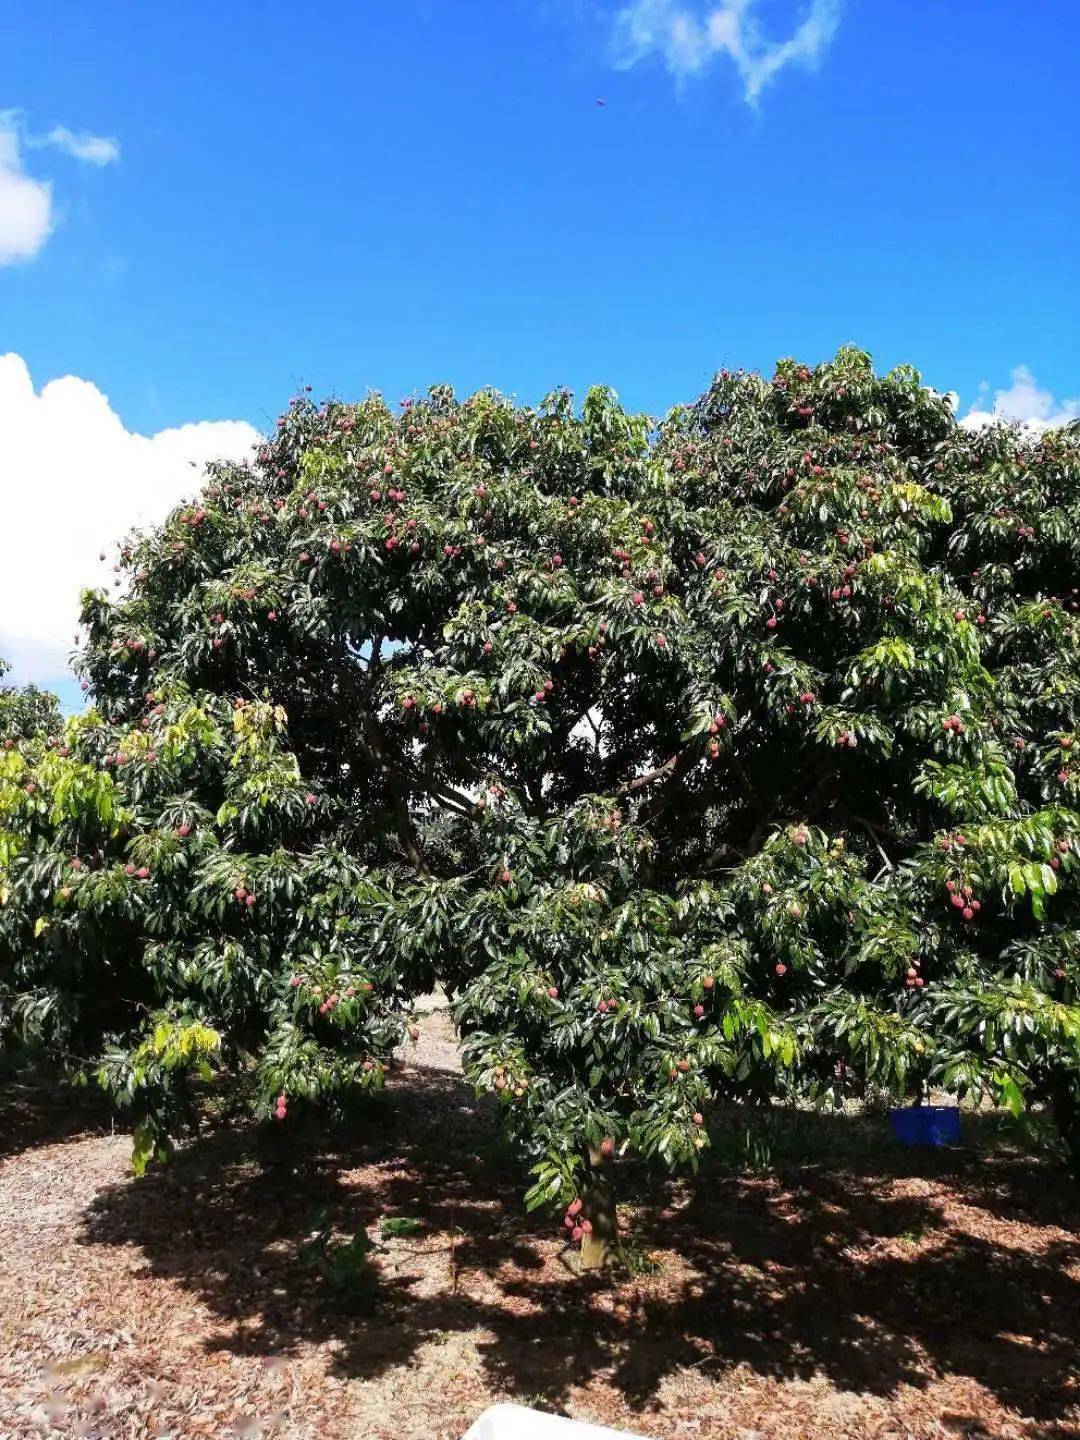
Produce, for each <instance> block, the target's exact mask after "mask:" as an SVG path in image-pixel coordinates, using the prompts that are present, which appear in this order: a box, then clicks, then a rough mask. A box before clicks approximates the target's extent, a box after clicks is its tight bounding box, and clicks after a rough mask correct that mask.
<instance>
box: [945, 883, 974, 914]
mask: <svg viewBox="0 0 1080 1440" xmlns="http://www.w3.org/2000/svg"><path fill="white" fill-rule="evenodd" d="M945 889H946V890H947V891H948V893H949V899H948V902H947V903H948V904H949V905H950V906H951V907H952V908H953V909H954V910H959V911H960V913H961V915H962V916H963V918H964V919H965V920H966V921H967V922H968V923H970V922H971V921H972V920H974V919H975V916H976V915H977V914H978V913H979V911H980V910H981V909H982V902H981V901H980V900H979V899H977V898H976V895H975V892H974V890H972V888H971V886H970V885H961V884H960V882H959V881H958V880H946V881H945Z"/></svg>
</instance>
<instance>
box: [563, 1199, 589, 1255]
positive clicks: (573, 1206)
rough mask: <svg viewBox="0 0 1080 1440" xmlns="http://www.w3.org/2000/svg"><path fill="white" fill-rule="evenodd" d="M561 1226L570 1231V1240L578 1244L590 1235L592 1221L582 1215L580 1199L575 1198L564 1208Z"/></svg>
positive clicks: (582, 1208) (582, 1207)
mask: <svg viewBox="0 0 1080 1440" xmlns="http://www.w3.org/2000/svg"><path fill="white" fill-rule="evenodd" d="M563 1226H564V1228H565V1229H567V1230H569V1231H570V1239H571V1240H572V1241H573V1242H574V1244H575V1245H576V1244H578V1243H579V1242H580V1241H581V1240H583V1239H584V1237H585V1236H586V1235H591V1234H592V1228H593V1227H592V1221H591V1220H590V1219H589V1217H588V1216H587V1215H586V1214H585V1213H584V1206H583V1204H582V1202H581V1200H580V1199H578V1198H577V1197H575V1198H574V1199H573V1200H571V1201H570V1204H569V1205H568V1206H567V1207H566V1214H565V1215H564V1216H563Z"/></svg>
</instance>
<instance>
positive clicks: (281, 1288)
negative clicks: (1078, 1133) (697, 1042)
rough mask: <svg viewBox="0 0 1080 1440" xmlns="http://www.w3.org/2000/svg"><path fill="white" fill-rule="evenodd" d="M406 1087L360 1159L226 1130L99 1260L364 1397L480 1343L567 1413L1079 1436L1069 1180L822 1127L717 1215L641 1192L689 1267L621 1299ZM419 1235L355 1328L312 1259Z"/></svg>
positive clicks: (424, 1081)
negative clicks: (953, 1415)
mask: <svg viewBox="0 0 1080 1440" xmlns="http://www.w3.org/2000/svg"><path fill="white" fill-rule="evenodd" d="M394 1088H395V1091H396V1093H395V1094H394V1095H393V1096H392V1097H391V1098H392V1104H387V1105H386V1106H385V1107H379V1108H378V1109H377V1110H376V1111H375V1112H374V1113H373V1115H372V1116H369V1117H368V1120H367V1122H366V1124H365V1126H364V1127H363V1129H362V1130H360V1131H358V1132H357V1134H355V1135H353V1136H350V1137H347V1138H345V1139H341V1138H340V1137H339V1138H338V1139H335V1140H334V1141H333V1142H324V1143H323V1144H322V1145H321V1146H319V1145H317V1144H316V1142H315V1141H314V1140H311V1141H309V1142H308V1143H307V1144H306V1145H305V1146H303V1147H302V1151H301V1155H300V1158H299V1159H298V1160H297V1159H296V1157H295V1152H292V1155H293V1158H292V1160H291V1161H289V1162H286V1161H285V1160H284V1159H282V1160H281V1162H280V1163H276V1162H275V1160H274V1156H273V1153H272V1151H271V1152H267V1150H266V1149H265V1148H262V1149H261V1150H260V1146H263V1147H264V1146H265V1137H260V1136H259V1135H257V1134H256V1132H254V1131H252V1130H243V1129H239V1130H219V1131H217V1132H216V1133H213V1134H211V1135H209V1136H207V1137H206V1138H204V1139H201V1140H199V1141H198V1142H196V1143H195V1144H193V1145H191V1146H190V1147H189V1148H188V1149H186V1150H185V1151H184V1152H183V1153H182V1154H181V1155H180V1156H179V1157H178V1158H177V1160H176V1161H175V1162H174V1163H173V1164H171V1165H170V1166H168V1167H166V1168H163V1169H159V1170H156V1171H153V1172H151V1173H150V1174H148V1175H147V1176H146V1177H145V1178H144V1179H143V1180H141V1181H139V1182H130V1183H124V1184H118V1185H116V1186H114V1187H112V1188H111V1189H108V1190H106V1191H104V1192H102V1193H101V1194H100V1195H99V1197H98V1199H97V1200H96V1201H95V1203H94V1205H93V1206H92V1208H91V1210H90V1211H89V1212H88V1214H87V1217H86V1221H85V1226H84V1233H83V1235H82V1237H81V1238H82V1240H83V1242H84V1243H86V1244H93V1245H132V1244H133V1245H136V1246H138V1247H139V1248H140V1249H141V1251H142V1253H143V1254H144V1256H145V1258H146V1263H147V1265H148V1267H149V1268H150V1270H152V1272H153V1273H155V1274H157V1275H165V1276H171V1277H174V1278H175V1279H176V1280H177V1281H178V1282H180V1283H181V1284H182V1285H183V1286H184V1287H186V1288H187V1289H189V1290H190V1291H192V1292H194V1293H195V1294H197V1296H198V1297H199V1299H200V1300H201V1301H202V1302H203V1303H204V1304H205V1305H207V1306H208V1307H209V1308H210V1310H211V1311H212V1313H213V1314H214V1315H215V1316H216V1317H217V1320H218V1322H219V1325H218V1328H217V1332H216V1334H214V1335H213V1336H211V1337H210V1338H209V1339H208V1342H207V1343H208V1345H210V1346H214V1347H217V1348H222V1349H228V1350H232V1351H241V1352H246V1353H258V1354H267V1355H281V1354H287V1353H289V1352H290V1350H292V1349H293V1348H294V1347H295V1346H296V1345H298V1344H299V1343H301V1342H308V1343H319V1342H332V1343H333V1347H334V1354H335V1358H336V1362H337V1364H338V1366H339V1368H340V1370H341V1372H342V1373H343V1374H346V1375H348V1376H351V1377H358V1378H367V1377H373V1376H376V1375H379V1374H381V1373H383V1372H385V1371H386V1370H387V1369H388V1368H391V1367H397V1366H401V1365H406V1364H408V1362H409V1361H410V1359H411V1358H412V1357H413V1356H415V1354H416V1352H417V1350H418V1349H419V1348H420V1347H422V1346H424V1345H425V1344H427V1343H429V1342H434V1341H445V1340H446V1339H447V1338H448V1337H451V1336H453V1335H454V1334H459V1333H462V1334H463V1333H473V1334H474V1335H476V1336H477V1337H478V1343H479V1353H480V1355H481V1358H482V1363H483V1365H484V1366H485V1367H486V1369H487V1370H488V1372H489V1376H490V1380H491V1383H492V1385H493V1387H494V1388H495V1389H497V1390H501V1391H503V1392H508V1393H510V1394H513V1395H516V1396H519V1397H523V1398H527V1399H529V1400H531V1401H533V1402H535V1401H536V1400H537V1399H538V1397H543V1399H544V1401H545V1402H546V1403H547V1404H548V1405H550V1406H553V1407H558V1406H559V1405H560V1404H561V1403H562V1402H563V1401H564V1400H565V1398H566V1397H567V1395H568V1394H569V1392H570V1390H571V1388H572V1387H575V1386H578V1385H582V1384H586V1383H588V1382H589V1381H590V1380H591V1379H594V1378H595V1377H596V1376H597V1375H598V1374H605V1375H607V1376H608V1377H609V1378H610V1380H611V1383H613V1384H614V1385H615V1386H616V1387H617V1388H618V1389H619V1390H620V1391H621V1392H622V1393H623V1394H624V1396H625V1398H626V1400H627V1402H628V1403H629V1404H630V1405H631V1406H633V1407H636V1408H639V1409H644V1408H646V1407H648V1405H649V1404H650V1403H651V1402H652V1401H653V1400H654V1399H655V1397H656V1395H657V1392H658V1389H659V1387H660V1386H661V1384H662V1382H663V1381H664V1380H665V1378H666V1377H667V1376H669V1375H671V1374H672V1373H673V1372H675V1371H676V1370H678V1369H680V1368H682V1367H685V1366H688V1365H693V1366H700V1367H702V1371H703V1373H704V1374H708V1375H713V1376H719V1375H720V1374H722V1373H723V1371H724V1370H726V1369H727V1368H729V1367H732V1366H735V1365H738V1364H745V1365H747V1366H749V1367H752V1368H753V1369H754V1370H755V1371H757V1372H759V1373H762V1374H766V1375H770V1376H776V1377H780V1378H788V1379H791V1378H811V1377H814V1376H825V1377H827V1378H828V1379H829V1380H830V1381H831V1382H832V1384H833V1385H834V1386H836V1387H838V1388H840V1389H843V1390H849V1391H853V1392H862V1393H867V1394H874V1395H879V1396H880V1395H889V1394H892V1393H893V1392H895V1391H896V1389H897V1387H899V1386H900V1385H902V1384H907V1385H911V1386H915V1387H919V1386H922V1385H925V1384H926V1383H927V1381H928V1378H929V1377H930V1376H932V1375H935V1374H946V1373H952V1374H956V1375H962V1376H969V1377H971V1378H973V1379H974V1380H976V1381H978V1382H979V1384H981V1385H982V1386H984V1387H985V1388H986V1389H987V1390H988V1391H989V1392H990V1393H992V1394H993V1395H995V1396H996V1397H997V1398H998V1399H999V1400H1000V1401H1001V1402H1002V1403H1003V1404H1006V1405H1009V1406H1013V1407H1015V1408H1016V1409H1018V1410H1019V1411H1020V1412H1021V1413H1023V1414H1025V1415H1031V1416H1034V1417H1037V1418H1038V1419H1039V1420H1041V1421H1042V1422H1044V1424H1045V1426H1046V1427H1047V1428H1046V1429H1045V1432H1044V1433H1045V1434H1047V1435H1050V1434H1051V1433H1055V1431H1056V1426H1055V1422H1059V1421H1060V1422H1063V1425H1066V1428H1062V1429H1061V1430H1060V1432H1057V1433H1061V1434H1064V1433H1067V1422H1066V1419H1065V1417H1066V1416H1067V1414H1068V1412H1069V1407H1070V1405H1075V1404H1076V1403H1077V1400H1078V1394H1077V1390H1076V1379H1075V1377H1076V1375H1077V1372H1078V1368H1080V1367H1078V1347H1080V1239H1078V1238H1077V1237H1076V1235H1075V1234H1073V1233H1072V1227H1073V1225H1074V1223H1075V1215H1076V1200H1077V1193H1076V1191H1075V1189H1074V1188H1073V1187H1072V1186H1071V1184H1070V1182H1068V1180H1067V1179H1066V1178H1065V1177H1064V1176H1061V1175H1059V1174H1058V1173H1057V1172H1056V1171H1055V1170H1054V1169H1053V1168H1052V1167H1050V1166H1048V1165H1047V1164H1045V1163H1044V1162H1041V1161H1039V1160H1037V1159H1034V1158H1033V1157H1032V1156H1030V1155H1023V1154H1019V1153H1013V1154H1010V1153H1008V1152H1007V1151H1003V1150H993V1151H990V1152H989V1153H986V1152H980V1153H975V1151H974V1150H963V1151H956V1152H952V1153H950V1154H934V1153H928V1152H898V1151H894V1150H892V1149H890V1148H887V1147H884V1146H882V1145H881V1144H880V1142H879V1141H875V1140H874V1136H875V1135H876V1134H877V1131H878V1128H879V1127H878V1122H876V1121H865V1120H855V1119H852V1118H850V1117H843V1116H839V1117H835V1118H834V1119H830V1120H828V1121H821V1122H818V1121H816V1120H815V1121H814V1122H813V1123H809V1128H808V1129H805V1131H804V1134H803V1141H804V1142H805V1153H804V1156H803V1159H802V1160H801V1161H800V1160H799V1158H798V1155H797V1154H795V1153H792V1154H790V1155H786V1156H785V1157H784V1158H783V1160H782V1169H781V1170H780V1172H779V1173H777V1174H771V1175H758V1176H753V1175H746V1174H736V1173H733V1172H731V1171H730V1170H728V1171H726V1172H725V1171H724V1170H722V1169H717V1170H715V1171H714V1172H713V1173H712V1174H710V1175H709V1177H708V1181H707V1183H705V1184H701V1185H698V1186H697V1187H696V1188H695V1190H694V1191H693V1192H690V1191H684V1190H680V1189H679V1188H678V1187H675V1186H671V1185H665V1184H658V1183H656V1182H651V1183H650V1182H648V1181H647V1180H645V1179H644V1178H643V1177H640V1176H639V1177H636V1178H635V1177H630V1193H629V1194H628V1197H627V1198H628V1199H629V1200H630V1201H631V1202H632V1204H631V1205H630V1207H629V1211H630V1213H631V1214H632V1216H633V1223H634V1238H635V1244H636V1246H638V1247H640V1248H643V1249H644V1250H646V1251H647V1250H650V1249H655V1250H656V1251H659V1252H662V1253H663V1255H664V1256H665V1264H664V1268H663V1270H662V1271H661V1273H659V1274H652V1275H650V1274H640V1275H638V1276H636V1277H629V1278H624V1279H622V1280H621V1281H618V1282H615V1283H613V1282H612V1281H611V1280H609V1279H603V1278H601V1279H596V1278H579V1277H577V1276H574V1275H573V1274H572V1273H571V1272H570V1270H569V1268H568V1266H567V1258H568V1257H567V1255H566V1254H565V1253H564V1252H563V1251H562V1250H561V1247H560V1243H559V1241H558V1239H557V1237H556V1234H555V1230H554V1228H553V1227H551V1226H549V1224H548V1222H547V1221H546V1220H545V1219H544V1218H539V1217H536V1216H533V1217H529V1216H526V1215H524V1214H523V1212H522V1208H521V1192H522V1178H523V1177H522V1174H521V1172H520V1170H519V1169H518V1168H517V1166H516V1165H515V1163H514V1162H513V1161H512V1160H511V1159H510V1158H509V1157H508V1156H507V1155H506V1154H505V1153H504V1152H503V1151H502V1150H501V1148H500V1146H499V1142H498V1139H497V1126H496V1119H495V1116H494V1114H493V1112H492V1110H491V1109H490V1108H489V1107H488V1106H487V1105H485V1104H478V1103H477V1102H476V1101H475V1100H473V1099H472V1097H471V1094H470V1092H469V1091H468V1090H467V1088H466V1087H465V1086H464V1085H463V1083H462V1081H461V1079H460V1077H458V1076H454V1075H448V1074H445V1073H440V1072H424V1071H420V1070H412V1071H408V1072H406V1073H405V1074H404V1075H403V1076H401V1077H399V1078H398V1080H397V1082H396V1084H395V1087H394ZM857 1126H863V1127H867V1126H869V1127H870V1128H869V1129H865V1128H864V1130H863V1131H862V1132H858V1133H857V1132H856V1130H854V1129H853V1128H852V1127H857ZM830 1136H831V1137H832V1144H830V1143H829V1137H830ZM860 1136H861V1138H860ZM276 1139H277V1136H276V1135H273V1136H271V1137H270V1142H271V1143H274V1142H275V1141H276ZM923 1182H929V1183H923ZM957 1204H959V1205H960V1206H961V1207H963V1208H962V1217H963V1219H962V1223H958V1222H957V1220H956V1218H955V1217H956V1213H957V1212H956V1209H955V1207H956V1205H957ZM947 1208H950V1210H951V1213H952V1215H953V1218H952V1219H950V1218H949V1215H948V1214H947V1213H946V1209H947ZM394 1215H405V1216H413V1217H417V1218H418V1219H419V1220H420V1221H421V1222H422V1224H423V1230H422V1232H421V1234H420V1235H419V1236H418V1237H417V1238H416V1239H415V1240H414V1241H411V1242H408V1243H405V1242H401V1243H400V1245H399V1246H398V1248H397V1249H395V1252H394V1254H395V1262H394V1264H395V1265H396V1267H397V1268H396V1270H395V1268H394V1266H391V1265H389V1264H387V1263H386V1262H385V1261H384V1262H382V1268H383V1280H382V1284H381V1288H380V1298H379V1302H378V1308H377V1311H376V1312H375V1314H373V1315H372V1316H370V1317H369V1318H365V1317H363V1316H356V1315H350V1314H348V1313H346V1312H345V1311H343V1309H342V1307H341V1304H340V1303H339V1298H338V1296H337V1295H336V1293H335V1292H334V1291H333V1288H332V1287H329V1286H327V1285H326V1284H325V1283H323V1281H322V1280H320V1278H319V1276H318V1274H317V1273H314V1272H313V1271H312V1269H311V1267H310V1265H309V1263H308V1262H307V1261H306V1259H305V1253H306V1252H305V1246H306V1245H307V1243H308V1241H309V1238H310V1236H311V1234H312V1231H313V1230H314V1229H316V1228H317V1227H320V1226H324V1227H332V1228H333V1229H335V1230H337V1231H339V1232H340V1233H343V1234H346V1235H348V1234H352V1233H354V1232H355V1231H356V1230H357V1229H359V1228H362V1227H374V1226H375V1225H376V1223H377V1222H378V1221H379V1220H380V1219H382V1218H385V1217H388V1216H394ZM1017 1221H1020V1222H1022V1225H1018V1224H1016V1223H1015V1222H1017ZM1033 1231H1034V1233H1032V1232H1033ZM1063 1232H1065V1233H1063ZM452 1233H454V1234H455V1235H456V1239H455V1241H454V1242H453V1248H452V1249H451V1239H450V1237H451V1234H452ZM410 1247H411V1248H410ZM399 1262H400V1263H399Z"/></svg>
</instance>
